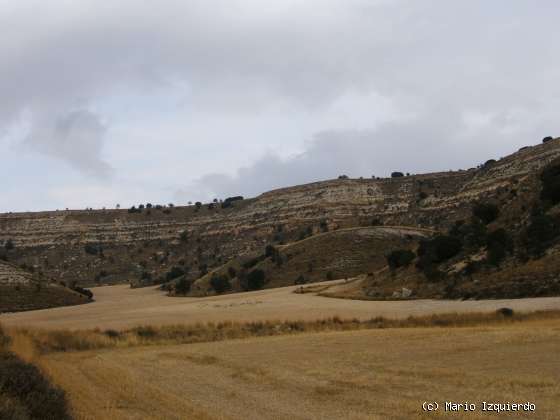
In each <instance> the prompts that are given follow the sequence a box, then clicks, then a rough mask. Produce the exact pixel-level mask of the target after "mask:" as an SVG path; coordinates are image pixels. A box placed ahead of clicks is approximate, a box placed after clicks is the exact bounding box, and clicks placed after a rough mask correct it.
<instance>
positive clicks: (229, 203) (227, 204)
mask: <svg viewBox="0 0 560 420" xmlns="http://www.w3.org/2000/svg"><path fill="white" fill-rule="evenodd" d="M240 200H243V197H242V196H241V195H236V196H235V197H228V198H226V199H225V200H224V201H223V203H222V208H223V209H226V208H228V207H233V203H234V202H235V201H240Z"/></svg>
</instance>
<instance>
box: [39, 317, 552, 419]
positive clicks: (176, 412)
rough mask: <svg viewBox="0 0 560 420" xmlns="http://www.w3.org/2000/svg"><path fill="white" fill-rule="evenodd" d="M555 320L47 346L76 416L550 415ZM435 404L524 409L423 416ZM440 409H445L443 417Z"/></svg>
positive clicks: (51, 367)
mask: <svg viewBox="0 0 560 420" xmlns="http://www.w3.org/2000/svg"><path fill="white" fill-rule="evenodd" d="M559 348H560V320H559V319H548V320H535V321H526V322H520V323H512V324H508V325H500V326H488V327H469V328H437V327H432V328H413V329H410V328H405V329H402V328H391V329H381V330H380V329H377V330H363V331H350V332H329V333H315V334H311V333H310V334H301V335H297V336H293V335H292V336H278V337H268V338H249V339H243V340H229V341H221V342H214V343H201V344H187V345H168V346H149V347H132V348H127V349H112V350H101V351H95V352H93V351H84V352H71V353H54V354H50V355H46V356H44V358H43V360H42V365H43V367H44V369H45V370H46V371H47V372H48V373H49V374H50V375H51V377H52V378H53V379H54V381H55V382H56V383H57V384H59V385H61V386H62V387H63V388H64V389H65V390H66V391H67V393H68V397H69V400H70V403H71V405H72V407H73V408H74V411H75V414H76V416H77V418H78V419H108V418H114V419H163V418H165V419H291V420H295V419H377V418H379V419H382V418H383V419H385V418H402V419H410V418H432V417H434V415H435V416H436V417H452V418H488V417H492V418H512V417H515V418H525V417H526V418H539V419H555V418H558V413H559V410H560V407H559V405H558V403H559V401H560V379H559V378H560V358H559V357H558V349H559ZM424 401H436V402H438V403H439V404H440V407H441V404H442V403H443V402H444V401H454V402H464V401H469V402H474V403H475V404H477V406H478V408H480V407H481V403H482V401H487V402H502V403H503V402H508V401H509V402H526V401H529V402H532V403H534V404H535V406H536V412H534V413H505V414H504V413H502V415H497V414H496V413H483V412H480V411H476V412H475V413H471V414H469V413H465V412H461V413H444V412H443V411H442V408H440V411H438V412H437V413H432V414H430V415H429V413H424V412H423V411H422V403H423V402H424ZM445 414H447V415H445Z"/></svg>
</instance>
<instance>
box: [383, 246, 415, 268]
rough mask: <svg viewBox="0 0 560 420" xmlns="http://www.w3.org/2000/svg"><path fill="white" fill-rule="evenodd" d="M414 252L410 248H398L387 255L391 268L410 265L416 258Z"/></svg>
mask: <svg viewBox="0 0 560 420" xmlns="http://www.w3.org/2000/svg"><path fill="white" fill-rule="evenodd" d="M414 257H415V255H414V252H412V251H411V250H409V249H396V250H394V251H391V253H390V254H388V255H387V256H386V258H387V264H389V267H390V268H391V269H393V270H394V269H396V268H399V267H406V266H408V265H409V264H410V263H411V262H412V260H414Z"/></svg>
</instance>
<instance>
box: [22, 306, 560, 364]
mask: <svg viewBox="0 0 560 420" xmlns="http://www.w3.org/2000/svg"><path fill="white" fill-rule="evenodd" d="M551 318H560V311H537V312H531V313H516V312H513V311H512V310H511V309H509V308H502V309H500V310H498V311H496V312H493V313H470V314H458V313H449V314H440V315H430V316H420V317H412V316H411V317H408V318H406V319H388V318H384V317H375V318H371V319H369V320H364V321H361V320H358V319H341V318H339V317H337V316H335V317H332V318H326V319H322V320H317V321H257V322H249V323H237V322H230V321H227V322H219V323H207V324H201V323H198V324H194V325H169V326H158V327H154V326H139V327H135V328H131V329H127V330H122V331H117V330H105V331H101V330H99V329H95V330H80V331H70V330H37V329H16V330H13V331H11V335H12V336H13V337H14V340H16V341H19V342H22V343H26V342H27V343H29V342H31V343H32V345H33V346H34V348H35V349H36V351H37V352H38V353H39V354H45V353H51V352H63V351H83V350H94V349H101V348H115V347H133V346H142V345H162V344H190V343H202V342H214V341H223V340H230V339H243V338H248V337H263V336H277V335H286V334H298V333H313V332H324V331H350V330H360V329H378V328H423V327H471V326H477V325H495V324H503V325H507V324H511V323H516V322H523V321H530V320H538V319H551ZM26 340H27V341H26ZM25 347H27V346H24V349H25ZM16 351H17V350H16ZM18 353H19V352H18Z"/></svg>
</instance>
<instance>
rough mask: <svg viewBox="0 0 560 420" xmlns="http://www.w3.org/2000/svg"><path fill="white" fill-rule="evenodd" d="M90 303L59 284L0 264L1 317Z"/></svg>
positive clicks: (3, 263) (85, 298)
mask: <svg viewBox="0 0 560 420" xmlns="http://www.w3.org/2000/svg"><path fill="white" fill-rule="evenodd" d="M88 301H89V299H88V298H87V297H86V296H84V295H82V294H80V293H78V292H75V291H73V290H70V289H68V288H66V287H64V286H62V285H60V284H56V283H53V282H48V281H42V280H40V279H37V278H35V277H34V276H33V275H32V274H31V273H29V272H26V271H24V270H22V269H20V268H17V267H14V266H12V265H10V264H7V263H5V262H2V261H0V313H2V312H17V311H27V310H32V309H45V308H53V307H56V306H66V305H78V304H81V303H86V302H88Z"/></svg>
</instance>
